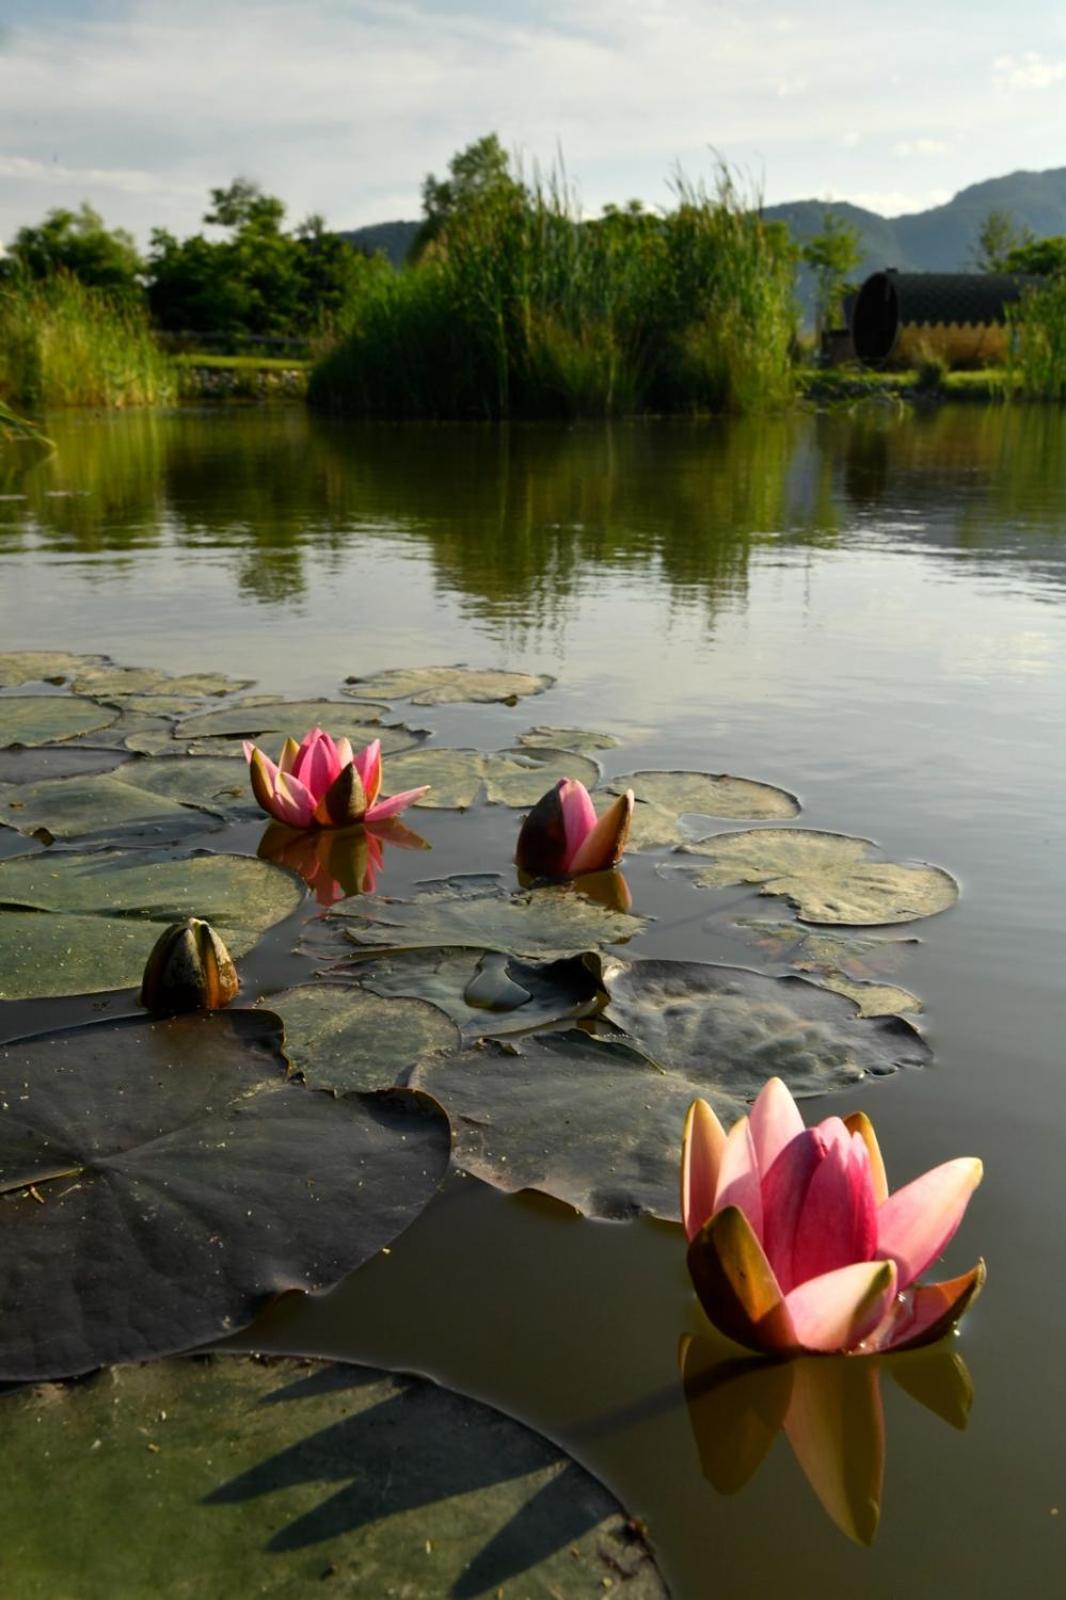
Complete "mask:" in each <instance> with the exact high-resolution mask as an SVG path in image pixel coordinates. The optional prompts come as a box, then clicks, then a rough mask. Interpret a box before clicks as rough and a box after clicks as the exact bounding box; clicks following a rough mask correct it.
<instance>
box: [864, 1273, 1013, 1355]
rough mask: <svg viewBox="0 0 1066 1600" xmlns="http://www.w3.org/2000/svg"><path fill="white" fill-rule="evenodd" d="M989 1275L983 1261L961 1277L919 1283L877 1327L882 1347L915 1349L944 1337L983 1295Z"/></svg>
mask: <svg viewBox="0 0 1066 1600" xmlns="http://www.w3.org/2000/svg"><path fill="white" fill-rule="evenodd" d="M985 1276H986V1274H985V1264H984V1262H983V1261H979V1262H978V1263H977V1265H976V1267H971V1269H970V1271H969V1272H964V1273H963V1274H962V1276H961V1277H958V1278H947V1279H945V1281H944V1282H943V1283H919V1284H916V1285H915V1286H914V1288H912V1289H910V1290H908V1292H907V1293H906V1294H905V1295H901V1296H900V1298H899V1299H898V1300H897V1301H896V1303H895V1305H894V1306H893V1307H891V1309H890V1314H889V1315H888V1316H887V1317H886V1318H885V1320H884V1322H883V1323H882V1325H881V1327H880V1328H879V1329H878V1330H877V1346H878V1349H880V1350H913V1349H914V1348H915V1347H916V1346H918V1345H923V1344H933V1343H934V1342H935V1341H936V1340H937V1339H942V1338H943V1336H944V1334H945V1333H947V1332H948V1330H949V1329H950V1328H953V1327H954V1326H955V1324H956V1322H958V1320H959V1318H960V1317H961V1316H962V1314H963V1312H964V1311H965V1310H966V1308H967V1306H968V1305H969V1304H970V1302H971V1300H975V1299H976V1298H977V1296H978V1295H979V1294H980V1292H981V1288H982V1286H983V1284H984V1281H985Z"/></svg>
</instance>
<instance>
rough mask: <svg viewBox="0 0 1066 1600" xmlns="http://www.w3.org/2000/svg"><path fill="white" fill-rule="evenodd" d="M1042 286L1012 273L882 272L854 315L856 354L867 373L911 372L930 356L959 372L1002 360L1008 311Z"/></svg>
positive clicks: (864, 291) (868, 282)
mask: <svg viewBox="0 0 1066 1600" xmlns="http://www.w3.org/2000/svg"><path fill="white" fill-rule="evenodd" d="M1040 281H1041V280H1040V279H1039V278H1032V277H1025V276H1022V275H1021V274H1011V273H1005V272H896V271H895V269H894V268H889V269H888V270H887V271H886V272H875V273H873V274H872V275H871V276H870V277H869V278H867V279H866V282H865V283H864V284H863V286H862V288H861V289H860V290H859V292H858V295H857V296H856V298H855V305H854V309H853V311H852V314H851V337H852V341H853V343H854V346H855V354H856V355H857V356H858V358H859V360H860V361H863V362H865V363H866V365H867V366H881V365H891V366H894V367H911V366H915V365H917V364H918V362H920V361H921V360H923V359H926V358H927V357H929V356H939V357H941V359H943V360H944V361H946V362H947V364H948V365H949V366H951V367H959V366H969V367H975V366H984V365H986V364H987V363H995V362H998V361H1002V359H1003V357H1004V355H1005V353H1006V348H1007V327H1006V320H1007V318H1006V312H1007V307H1008V306H1009V305H1010V304H1011V303H1012V302H1013V301H1015V300H1018V299H1020V297H1021V295H1022V294H1023V293H1024V291H1025V290H1026V289H1027V288H1029V287H1030V286H1031V285H1034V284H1039V283H1040Z"/></svg>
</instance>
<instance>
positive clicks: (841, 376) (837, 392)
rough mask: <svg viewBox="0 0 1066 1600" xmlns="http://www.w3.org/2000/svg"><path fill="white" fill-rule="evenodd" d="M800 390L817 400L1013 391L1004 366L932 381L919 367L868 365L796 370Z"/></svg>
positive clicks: (981, 396) (997, 395) (984, 395)
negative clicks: (886, 369)
mask: <svg viewBox="0 0 1066 1600" xmlns="http://www.w3.org/2000/svg"><path fill="white" fill-rule="evenodd" d="M797 385H798V389H799V392H800V393H801V394H802V395H803V396H805V397H806V398H808V399H814V400H854V399H860V398H862V397H863V396H866V395H886V396H891V395H898V396H901V397H906V398H910V397H911V396H914V395H920V394H924V395H928V396H932V397H936V398H941V399H945V400H984V401H989V400H1003V399H1005V398H1006V397H1007V396H1008V394H1009V393H1010V392H1011V391H1010V382H1009V376H1008V373H1007V371H1006V369H1005V368H1003V367H985V368H981V369H979V370H976V371H972V372H971V371H962V372H952V371H946V372H944V371H940V372H938V373H937V381H936V383H935V384H932V383H931V382H930V379H929V375H928V373H923V372H922V371H921V370H920V369H919V368H912V369H908V370H904V371H900V372H878V371H876V370H874V369H872V368H867V367H858V366H853V367H807V368H802V369H800V371H799V372H798V373H797Z"/></svg>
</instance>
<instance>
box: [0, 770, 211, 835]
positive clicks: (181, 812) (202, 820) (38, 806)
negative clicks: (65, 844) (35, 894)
mask: <svg viewBox="0 0 1066 1600" xmlns="http://www.w3.org/2000/svg"><path fill="white" fill-rule="evenodd" d="M0 820H3V821H4V822H7V823H9V824H10V825H11V826H12V827H16V828H20V829H21V830H22V832H23V833H32V834H36V835H39V836H41V837H44V836H45V835H48V836H50V838H52V839H88V838H90V837H91V838H94V839H101V840H102V839H107V840H114V839H116V838H118V839H122V840H125V839H130V838H135V837H136V838H143V837H145V836H147V837H150V838H152V839H155V840H157V841H159V842H172V841H175V840H178V839H183V838H188V837H189V836H190V835H191V834H194V833H203V831H204V829H205V828H207V827H208V826H210V824H209V821H208V819H207V818H206V817H205V816H204V815H203V813H202V812H199V811H193V810H190V809H188V808H187V807H184V806H179V805H177V804H176V803H175V802H174V801H172V800H167V799H164V798H161V797H160V796H158V795H155V794H149V793H147V792H146V791H145V790H143V789H141V788H138V787H135V786H133V785H131V784H128V783H122V782H120V780H119V779H118V778H117V777H111V776H110V775H109V774H107V773H102V774H97V775H96V776H89V777H85V778H51V779H47V780H46V781H45V782H43V783H31V784H25V785H21V786H20V787H18V788H11V789H4V790H0ZM45 842H46V843H47V842H48V841H47V839H46V841H45Z"/></svg>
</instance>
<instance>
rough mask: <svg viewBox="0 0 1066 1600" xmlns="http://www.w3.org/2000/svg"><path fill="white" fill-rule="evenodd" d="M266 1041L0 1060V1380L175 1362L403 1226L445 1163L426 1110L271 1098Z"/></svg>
mask: <svg viewBox="0 0 1066 1600" xmlns="http://www.w3.org/2000/svg"><path fill="white" fill-rule="evenodd" d="M280 1043H281V1025H280V1022H279V1019H278V1018H277V1017H275V1016H272V1015H271V1014H270V1013H269V1012H252V1011H243V1012H241V1011H236V1012H212V1013H203V1014H198V1015H194V1016H189V1017H178V1018H171V1019H170V1020H168V1021H165V1022H159V1021H156V1022H141V1021H125V1022H108V1023H97V1024H95V1025H93V1026H91V1027H84V1028H72V1029H67V1030H65V1031H63V1032H60V1033H53V1034H44V1035H40V1036H38V1037H37V1038H34V1039H27V1040H23V1041H20V1042H18V1043H14V1044H10V1045H8V1046H6V1047H5V1048H4V1049H3V1050H0V1215H2V1217H3V1227H2V1228H0V1303H2V1304H3V1307H4V1315H3V1318H0V1378H3V1379H11V1380H35V1379H40V1378H60V1377H69V1376H72V1375H74V1374H77V1373H81V1372H87V1371H89V1370H91V1369H92V1368H93V1367H98V1366H100V1365H102V1364H103V1363H105V1362H111V1361H136V1360H140V1359H142V1358H144V1357H147V1356H156V1355H166V1354H170V1353H173V1352H174V1351H177V1350H183V1349H188V1348H190V1347H191V1346H193V1345H196V1344H201V1343H203V1342H204V1341H205V1340H207V1339H210V1338H213V1337H217V1336H218V1335H220V1334H222V1333H225V1332H228V1331H230V1330H232V1329H235V1328H237V1327H239V1326H241V1325H243V1324H245V1323H247V1322H249V1321H251V1320H252V1318H253V1316H254V1315H255V1313H256V1311H257V1310H258V1309H259V1308H260V1307H261V1305H262V1304H263V1303H264V1301H265V1300H266V1298H267V1297H269V1296H271V1295H275V1294H280V1293H283V1292H285V1291H286V1290H290V1289H320V1288H324V1287H325V1286H327V1285H328V1284H331V1283H335V1282H336V1281H337V1279H338V1278H340V1277H342V1276H343V1275H344V1274H345V1273H347V1272H350V1271H352V1270H353V1269H354V1268H355V1267H357V1266H359V1265H360V1264H361V1263H362V1262H363V1261H366V1260H367V1259H368V1258H369V1257H370V1256H372V1255H374V1254H376V1253H377V1251H378V1250H380V1249H381V1247H382V1246H383V1245H385V1244H388V1243H389V1241H390V1240H391V1239H393V1238H394V1237H395V1235H396V1234H397V1233H399V1232H400V1231H401V1230H402V1229H403V1228H405V1227H406V1226H407V1225H408V1223H409V1222H411V1221H413V1219H414V1218H415V1217H416V1216H417V1215H418V1213H419V1211H421V1210H422V1208H423V1207H424V1206H425V1205H426V1203H427V1202H428V1201H429V1199H430V1198H431V1196H432V1195H433V1193H434V1192H435V1190H436V1188H437V1186H438V1184H439V1183H440V1180H441V1178H442V1177H443V1175H444V1172H445V1170H446V1167H447V1163H448V1148H449V1135H448V1131H447V1124H446V1121H445V1118H444V1116H443V1114H442V1112H441V1111H440V1108H439V1107H438V1106H435V1105H434V1104H433V1103H432V1102H427V1101H425V1100H420V1099H418V1098H417V1097H416V1096H413V1095H410V1094H408V1093H406V1092H405V1091H402V1090H397V1091H393V1092H392V1093H391V1094H389V1095H386V1096H367V1095H348V1096H344V1097H343V1098H340V1099H335V1098H333V1097H332V1096H328V1095H322V1094H319V1093H317V1092H316V1091H314V1090H311V1089H307V1088H304V1087H303V1086H302V1085H300V1084H296V1083H289V1082H286V1081H285V1079H286V1070H287V1069H286V1064H285V1060H284V1057H283V1056H282V1054H281V1049H280Z"/></svg>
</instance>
